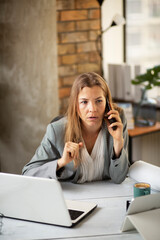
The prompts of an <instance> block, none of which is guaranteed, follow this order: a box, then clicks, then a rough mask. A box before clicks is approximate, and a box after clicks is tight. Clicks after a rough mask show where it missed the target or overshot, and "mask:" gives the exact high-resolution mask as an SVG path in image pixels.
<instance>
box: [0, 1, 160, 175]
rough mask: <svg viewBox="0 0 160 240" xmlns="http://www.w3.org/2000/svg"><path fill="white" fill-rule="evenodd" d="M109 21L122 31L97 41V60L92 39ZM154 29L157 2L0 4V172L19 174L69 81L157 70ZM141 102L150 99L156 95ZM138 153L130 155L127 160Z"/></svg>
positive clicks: (62, 102) (60, 108) (159, 13)
mask: <svg viewBox="0 0 160 240" xmlns="http://www.w3.org/2000/svg"><path fill="white" fill-rule="evenodd" d="M117 13H118V14H120V15H122V16H124V17H125V19H126V25H125V26H116V27H113V28H111V29H109V30H108V31H107V32H106V33H104V34H103V36H102V42H99V45H98V50H99V51H100V52H101V53H102V58H101V57H100V56H99V54H98V51H97V47H96V44H95V43H96V39H97V36H99V35H100V34H101V30H103V29H105V28H106V27H108V26H109V24H110V23H111V20H112V18H113V16H114V15H115V14H117ZM159 29H160V2H159V1H158V0H104V1H97V0H84V1H82V0H0V109H1V117H0V170H1V171H3V172H11V173H21V170H22V167H23V166H24V164H25V163H27V162H28V161H29V160H30V159H31V157H32V156H33V154H34V152H35V150H36V148H37V147H38V145H39V144H40V141H41V139H42V137H43V135H44V133H45V130H46V126H47V124H48V123H49V122H50V121H51V120H52V119H53V118H54V117H55V116H57V115H59V114H64V113H65V111H66V108H67V104H68V99H69V94H70V89H71V86H72V83H73V81H74V79H75V77H76V76H77V75H79V74H80V73H83V72H88V71H94V72H97V73H99V74H102V75H103V76H104V78H105V79H106V80H107V81H109V78H108V64H110V63H114V64H124V63H127V64H139V65H140V66H141V69H142V70H144V69H146V68H148V67H153V66H155V65H157V64H159V59H160V46H159V45H160V31H159ZM149 94H150V96H152V97H153V96H154V98H155V97H156V98H157V99H158V98H159V96H160V89H159V88H155V89H153V90H152V91H151V92H149ZM158 120H160V118H159V119H158ZM150 138H151V137H150ZM158 139H159V136H158V134H157V136H156V140H154V141H155V142H157V141H158ZM145 141H147V143H145V144H151V142H152V143H153V140H152V139H147V140H145V139H144V141H143V142H145ZM157 144H158V143H157ZM142 148H144V147H143V146H142ZM155 148H156V151H157V147H156V146H155ZM145 152H146V151H145V149H144V150H143V151H142V149H140V148H137V147H136V153H138V155H135V158H136V157H137V156H138V157H142V158H146V157H147V156H148V154H147V156H146V155H145ZM158 154H159V152H157V156H158ZM148 158H150V156H149V157H148ZM143 160H145V159H143ZM146 161H150V159H146ZM157 161H158V160H156V163H157Z"/></svg>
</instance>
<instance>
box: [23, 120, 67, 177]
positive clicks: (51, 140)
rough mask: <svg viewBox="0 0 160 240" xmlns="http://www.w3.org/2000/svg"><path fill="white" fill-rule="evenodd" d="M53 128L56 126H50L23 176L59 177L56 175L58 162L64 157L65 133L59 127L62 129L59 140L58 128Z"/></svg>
mask: <svg viewBox="0 0 160 240" xmlns="http://www.w3.org/2000/svg"><path fill="white" fill-rule="evenodd" d="M53 126H54V124H49V125H48V127H47V130H46V133H45V135H44V137H43V139H42V142H41V144H40V146H39V147H38V149H37V150H36V152H35V154H34V156H33V158H32V159H31V161H30V162H29V163H28V164H26V165H25V166H24V168H23V170H22V174H24V175H29V176H37V177H46V178H55V179H56V178H57V177H58V176H57V173H56V169H57V160H58V159H59V158H60V157H61V155H62V149H63V146H64V143H63V141H64V140H63V139H64V138H63V136H64V133H63V131H62V129H63V127H62V128H61V127H57V128H58V129H60V131H58V133H59V138H57V133H56V131H55V129H56V128H54V127H53ZM61 170H62V169H61ZM59 174H60V172H59Z"/></svg>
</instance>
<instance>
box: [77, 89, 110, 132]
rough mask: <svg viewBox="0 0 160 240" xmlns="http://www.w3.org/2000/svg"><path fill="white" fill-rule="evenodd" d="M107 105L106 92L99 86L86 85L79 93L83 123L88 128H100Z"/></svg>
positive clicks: (79, 105) (80, 114)
mask: <svg viewBox="0 0 160 240" xmlns="http://www.w3.org/2000/svg"><path fill="white" fill-rule="evenodd" d="M105 106H106V99H105V96H104V92H103V90H102V89H101V88H100V87H99V86H94V87H92V88H89V87H84V88H83V89H82V90H81V91H80V93H79V95H78V105H77V108H78V109H77V110H78V114H79V117H80V118H81V120H82V125H83V126H84V127H85V128H87V129H88V130H89V129H90V130H98V129H99V128H100V127H101V124H102V119H103V116H104V112H105Z"/></svg>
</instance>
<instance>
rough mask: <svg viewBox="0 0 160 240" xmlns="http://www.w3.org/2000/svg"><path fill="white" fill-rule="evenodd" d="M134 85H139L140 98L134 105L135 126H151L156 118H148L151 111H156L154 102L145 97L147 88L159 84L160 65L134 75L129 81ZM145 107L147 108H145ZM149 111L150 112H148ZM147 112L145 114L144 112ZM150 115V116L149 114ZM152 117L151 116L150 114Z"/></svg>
mask: <svg viewBox="0 0 160 240" xmlns="http://www.w3.org/2000/svg"><path fill="white" fill-rule="evenodd" d="M131 82H132V84H134V85H141V86H142V88H141V99H140V102H139V103H138V104H137V106H136V107H135V113H134V119H135V125H137V126H152V125H154V124H155V122H156V119H154V120H153V119H152V120H151V119H150V116H151V114H152V113H151V111H152V110H153V109H154V112H156V102H155V101H153V100H152V101H151V99H148V98H147V94H146V93H147V90H150V89H152V88H153V87H156V86H160V65H157V66H155V67H153V68H150V69H147V70H146V73H144V74H140V75H138V76H136V78H135V79H134V80H132V81H131ZM146 109H147V110H146ZM149 111H150V112H149ZM146 112H147V114H146ZM149 115H150V116H149ZM152 117H153V116H152Z"/></svg>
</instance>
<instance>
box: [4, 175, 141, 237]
mask: <svg viewBox="0 0 160 240" xmlns="http://www.w3.org/2000/svg"><path fill="white" fill-rule="evenodd" d="M133 183H134V181H133V180H131V179H129V178H127V179H126V180H125V181H124V182H123V183H122V184H114V183H112V182H111V181H102V182H92V183H86V184H72V183H67V182H64V183H62V188H63V192H64V196H65V198H66V199H77V200H82V201H93V202H96V203H97V204H98V207H97V209H96V210H95V211H94V212H93V213H92V214H90V215H89V216H88V217H87V218H86V219H84V220H83V221H82V222H81V223H79V224H78V225H77V226H75V227H74V228H64V227H57V226H52V225H47V224H39V223H32V222H27V221H20V220H14V219H9V218H8V219H7V218H3V227H2V233H1V234H0V239H1V240H10V239H12V240H23V239H25V240H31V239H45V240H46V239H65V240H67V239H68V240H69V239H74V238H76V239H77V240H84V239H86V238H87V237H89V240H98V239H102V240H103V239H112V240H114V239H117V240H118V239H123V240H128V239H129V240H140V239H141V240H142V238H141V236H140V235H139V233H137V232H128V233H121V230H120V229H121V225H122V222H123V220H124V217H125V213H126V200H129V199H131V198H132V196H133V195H132V189H133Z"/></svg>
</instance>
